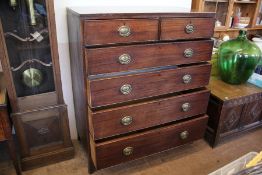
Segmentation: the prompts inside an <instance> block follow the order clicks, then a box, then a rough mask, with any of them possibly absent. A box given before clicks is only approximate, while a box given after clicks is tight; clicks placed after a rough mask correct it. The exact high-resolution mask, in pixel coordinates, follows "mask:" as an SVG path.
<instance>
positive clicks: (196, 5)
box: [191, 0, 262, 37]
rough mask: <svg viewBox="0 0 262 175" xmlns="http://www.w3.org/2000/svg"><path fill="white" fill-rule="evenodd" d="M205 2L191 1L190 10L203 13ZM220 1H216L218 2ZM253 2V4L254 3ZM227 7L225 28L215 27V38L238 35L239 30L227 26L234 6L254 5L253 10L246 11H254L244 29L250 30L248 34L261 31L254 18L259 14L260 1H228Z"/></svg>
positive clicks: (214, 0) (202, 0)
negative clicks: (247, 25) (225, 34)
mask: <svg viewBox="0 0 262 175" xmlns="http://www.w3.org/2000/svg"><path fill="white" fill-rule="evenodd" d="M205 1H207V0H193V1H192V6H191V9H192V11H196V12H203V11H204V6H205ZM209 1H211V0H209ZM219 1H221V0H218V2H219ZM254 1H255V2H254ZM212 2H214V3H216V0H213V1H212ZM223 2H224V1H223ZM228 2H229V5H228V11H227V17H226V24H225V27H224V26H223V27H216V28H215V37H221V36H223V34H224V33H227V34H229V35H230V36H236V35H237V34H238V31H239V29H235V28H231V27H230V26H229V25H230V24H229V22H230V17H231V14H232V13H233V9H234V7H235V6H236V5H240V4H241V5H245V4H249V5H251V4H254V5H256V7H255V9H253V8H249V9H248V11H252V13H253V11H254V13H253V15H251V16H250V17H251V20H250V23H249V26H250V27H248V28H246V29H247V30H250V33H254V30H260V29H262V25H261V26H259V25H256V18H257V15H258V13H259V8H260V6H261V2H262V1H261V0H253V1H250V2H243V1H236V0H228Z"/></svg>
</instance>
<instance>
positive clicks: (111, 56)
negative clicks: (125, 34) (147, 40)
mask: <svg viewBox="0 0 262 175" xmlns="http://www.w3.org/2000/svg"><path fill="white" fill-rule="evenodd" d="M212 48H213V41H212V40H204V41H191V42H171V43H157V44H145V45H131V46H119V47H106V48H96V49H85V62H86V67H87V73H88V74H89V75H95V74H104V73H111V72H121V71H128V70H133V69H143V68H149V67H158V66H167V65H179V64H189V63H196V62H203V61H209V60H210V58H211V54H212ZM186 49H192V50H193V56H192V57H190V58H187V57H185V56H184V52H185V50H186ZM123 54H128V55H129V56H130V59H131V61H130V63H129V64H120V63H119V57H120V56H121V55H123Z"/></svg>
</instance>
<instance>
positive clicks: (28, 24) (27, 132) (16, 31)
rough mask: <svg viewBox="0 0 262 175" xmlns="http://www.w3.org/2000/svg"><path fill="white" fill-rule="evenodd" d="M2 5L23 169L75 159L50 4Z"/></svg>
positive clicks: (0, 50)
mask: <svg viewBox="0 0 262 175" xmlns="http://www.w3.org/2000/svg"><path fill="white" fill-rule="evenodd" d="M13 2H16V3H12V4H10V3H9V1H8V0H4V1H1V2H0V58H1V62H2V65H3V70H4V75H5V78H6V84H7V91H8V96H9V99H10V104H11V108H12V114H11V117H12V120H13V123H14V127H15V131H16V133H17V137H18V141H19V146H20V151H21V163H22V169H23V170H27V169H31V168H34V167H38V166H42V165H46V164H49V163H53V162H57V161H60V160H65V159H69V158H72V157H73V155H74V148H73V145H72V142H71V138H70V133H69V124H68V116H67V107H66V105H65V104H64V100H63V92H62V85H61V78H60V76H61V75H60V66H59V57H58V48H57V38H56V26H55V16H54V4H53V1H52V0H35V1H31V0H20V1H17V0H14V1H13Z"/></svg>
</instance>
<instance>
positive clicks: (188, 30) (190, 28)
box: [185, 24, 195, 34]
mask: <svg viewBox="0 0 262 175" xmlns="http://www.w3.org/2000/svg"><path fill="white" fill-rule="evenodd" d="M185 31H186V33H187V34H190V33H193V32H194V31H195V26H194V25H193V24H187V25H186V28H185Z"/></svg>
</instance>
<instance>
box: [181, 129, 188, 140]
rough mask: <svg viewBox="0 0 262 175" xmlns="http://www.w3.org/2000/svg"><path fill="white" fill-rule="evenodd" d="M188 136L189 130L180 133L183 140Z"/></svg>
mask: <svg viewBox="0 0 262 175" xmlns="http://www.w3.org/2000/svg"><path fill="white" fill-rule="evenodd" d="M188 136H189V132H188V131H183V132H181V133H180V138H181V139H182V140H185V139H187V138H188Z"/></svg>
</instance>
